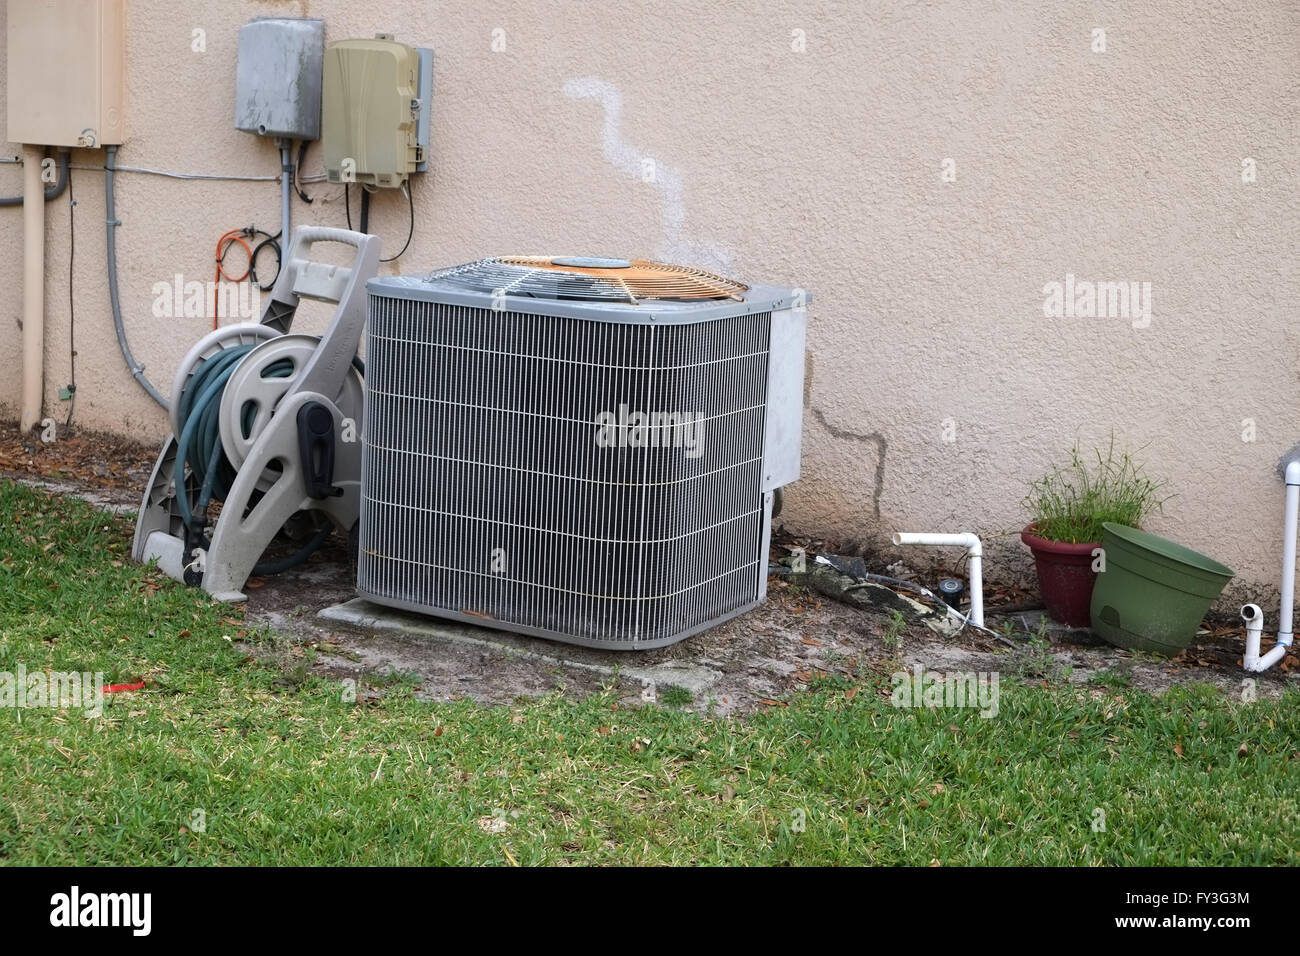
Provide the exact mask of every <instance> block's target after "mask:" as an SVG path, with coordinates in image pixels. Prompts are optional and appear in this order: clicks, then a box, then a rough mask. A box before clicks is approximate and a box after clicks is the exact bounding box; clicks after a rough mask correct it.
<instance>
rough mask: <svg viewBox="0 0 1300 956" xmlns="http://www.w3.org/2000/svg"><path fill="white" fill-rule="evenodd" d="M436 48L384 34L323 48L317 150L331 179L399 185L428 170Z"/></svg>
mask: <svg viewBox="0 0 1300 956" xmlns="http://www.w3.org/2000/svg"><path fill="white" fill-rule="evenodd" d="M432 93H433V51H432V50H424V49H416V48H414V47H410V46H407V45H406V44H405V43H398V42H397V41H396V40H394V39H393V38H392V36H391V35H388V34H380V35H379V36H377V37H376V38H375V39H373V40H341V41H339V42H338V43H331V44H330V45H329V47H328V48H327V49H326V50H325V78H324V86H323V93H322V100H321V147H322V149H323V150H324V153H325V170H326V173H327V174H328V178H329V181H330V182H332V183H362V184H364V185H370V186H376V187H387V188H396V187H399V186H401V185H402V184H403V183H405V182H406V180H407V177H409V176H410V175H411V173H415V172H423V171H424V170H426V169H427V168H428V151H429V101H430V98H431V96H432Z"/></svg>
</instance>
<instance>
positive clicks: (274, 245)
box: [248, 236, 284, 292]
mask: <svg viewBox="0 0 1300 956" xmlns="http://www.w3.org/2000/svg"><path fill="white" fill-rule="evenodd" d="M267 246H270V247H271V249H272V250H273V251H274V252H275V278H274V279H272V280H271V281H270V282H266V283H263V282H262V281H261V280H260V279H259V278H258V277H257V256H258V253H260V252H261V251H262V250H263V249H265V248H266V247H267ZM283 267H284V255H283V253H282V252H281V250H280V243H279V242H278V241H277V240H276V238H275V236H267V237H266V238H265V239H263V240H262V241H261V242H259V243H258V244H257V245H255V246H254V247H253V255H252V257H251V259H250V260H249V263H248V277H249V278H250V279H252V280H253V284H254V285H256V286H257V287H258V288H259V289H261V290H262V291H263V292H270V291H271V289H273V288H274V287H275V281H276V279H279V278H280V270H281V269H282V268H283Z"/></svg>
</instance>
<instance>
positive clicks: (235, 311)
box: [151, 272, 262, 320]
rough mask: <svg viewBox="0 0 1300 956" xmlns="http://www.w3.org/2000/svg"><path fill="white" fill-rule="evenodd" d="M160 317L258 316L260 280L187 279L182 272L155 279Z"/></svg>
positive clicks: (155, 307)
mask: <svg viewBox="0 0 1300 956" xmlns="http://www.w3.org/2000/svg"><path fill="white" fill-rule="evenodd" d="M151 292H152V294H153V310H152V311H153V315H154V318H156V319H204V318H211V317H212V314H213V313H214V312H215V313H216V317H217V318H219V319H247V320H251V319H257V318H259V317H261V315H262V290H261V289H260V288H259V287H258V285H257V283H256V282H216V281H214V280H212V279H208V280H207V281H206V282H200V281H199V280H197V279H191V280H190V281H189V282H186V281H185V277H184V276H183V275H181V274H180V273H179V272H178V273H176V274H175V275H174V276H173V277H172V281H171V282H165V281H160V282H155V283H154V284H153V289H152V290H151Z"/></svg>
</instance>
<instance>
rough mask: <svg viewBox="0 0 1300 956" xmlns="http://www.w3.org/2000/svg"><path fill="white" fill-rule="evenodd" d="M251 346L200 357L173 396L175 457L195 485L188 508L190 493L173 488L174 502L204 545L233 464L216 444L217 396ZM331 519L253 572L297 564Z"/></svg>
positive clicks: (278, 373)
mask: <svg viewBox="0 0 1300 956" xmlns="http://www.w3.org/2000/svg"><path fill="white" fill-rule="evenodd" d="M255 347H256V346H255V345H247V344H246V345H234V346H230V347H229V348H223V349H222V350H221V351H220V352H218V353H217V354H216V355H213V356H211V357H209V358H206V359H204V360H202V361H201V362H200V363H199V365H198V367H197V368H195V370H194V373H193V375H191V376H190V378H189V380H188V381H187V382H186V383H185V385H184V387H183V388H182V389H181V391H180V394H179V395H177V396H175V401H176V403H177V408H178V409H179V410H180V421H181V423H182V425H181V431H180V434H179V435H178V436H177V438H176V442H177V446H178V452H177V458H178V459H179V460H180V462H181V464H182V468H184V467H185V466H188V467H189V472H190V475H191V476H192V477H193V479H194V481H195V482H197V483H198V485H199V494H198V499H197V501H196V502H195V503H194V507H193V508H191V507H190V496H189V494H188V493H186V492H185V491H184V490H182V489H178V494H177V495H176V504H177V506H178V508H179V510H180V512H181V518H182V520H183V521H184V522H185V526H186V528H188V529H189V530H190V532H191V533H192V534H194V535H195V536H196V537H197V538H200V539H202V540H203V542H204V547H207V539H206V537H204V535H203V531H204V528H205V527H206V525H207V511H208V505H209V504H210V503H211V502H212V501H213V499H216V500H217V501H224V500H225V498H226V495H227V494H229V493H230V488H231V486H232V485H233V484H234V481H235V476H236V469H235V467H234V466H233V465H232V464H231V463H230V460H229V459H228V458H227V457H226V453H225V449H224V448H223V447H222V444H221V427H220V421H221V397H222V392H223V391H224V390H225V386H226V382H227V381H228V380H229V379H230V376H231V375H232V374H234V371H235V369H236V367H237V366H238V365H239V363H240V362H241V361H243V359H244V357H245V356H246V355H247V354H248V353H249V352H251V351H252V350H253V349H254V348H255ZM352 364H353V365H354V366H356V368H357V370H358V371H359V372H362V373H364V371H365V367H364V366H363V365H362V363H361V360H360V359H359V358H357V357H355V356H354V357H353V359H352ZM293 372H294V365H293V363H292V362H291V361H289V360H287V359H285V360H282V361H279V362H274V363H272V364H270V365H268V366H267V367H266V370H265V372H264V373H263V374H264V377H266V378H288V377H289V376H290V375H292V374H293ZM252 413H253V410H252V409H251V408H249V409H247V410H244V411H241V413H240V414H241V415H242V416H243V422H242V425H243V428H244V431H245V433H246V434H247V431H248V429H249V427H250V426H251V424H252ZM330 528H331V526H330V524H329V523H328V522H326V523H325V524H324V525H322V526H321V527H320V528H319V529H317V531H316V532H315V533H314V534H313V535H312V536H311V538H309V539H308V540H307V542H306V544H304V545H303V546H302V547H301V548H300V549H299V550H298V551H296V552H294V553H293V554H291V555H289V556H288V557H285V558H281V559H278V560H276V561H269V562H264V563H262V564H258V565H256V566H255V567H254V568H253V573H254V574H279V573H280V572H282V571H287V570H289V569H290V568H293V567H297V566H298V565H300V564H302V563H303V562H304V561H306V560H307V559H308V558H310V557H311V556H312V555H313V554H314V553H315V552H316V550H317V549H318V548H319V547H320V546H321V545H322V544H323V543H324V542H325V539H326V538H327V537H328V536H329V533H330Z"/></svg>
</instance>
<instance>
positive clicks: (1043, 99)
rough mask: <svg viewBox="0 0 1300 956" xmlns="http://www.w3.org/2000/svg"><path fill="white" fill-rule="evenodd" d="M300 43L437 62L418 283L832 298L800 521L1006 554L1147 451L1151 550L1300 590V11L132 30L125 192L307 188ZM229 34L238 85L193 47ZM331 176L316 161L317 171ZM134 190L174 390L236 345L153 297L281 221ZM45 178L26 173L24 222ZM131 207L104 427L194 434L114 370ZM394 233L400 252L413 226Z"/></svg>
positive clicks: (1238, 8)
mask: <svg viewBox="0 0 1300 956" xmlns="http://www.w3.org/2000/svg"><path fill="white" fill-rule="evenodd" d="M10 2H16V0H10ZM272 13H274V14H283V15H291V16H301V15H307V16H316V17H323V18H324V19H325V20H326V24H327V40H334V39H340V38H343V37H348V36H369V35H372V34H373V33H375V32H379V31H390V32H394V33H396V34H397V36H398V38H399V39H401V40H404V41H407V42H411V43H414V44H418V45H431V46H433V47H434V48H435V50H436V55H437V67H436V91H435V95H434V106H433V114H434V119H433V127H434V131H433V150H432V154H433V167H432V171H431V173H430V174H428V175H426V176H423V177H420V178H418V179H417V180H416V181H415V185H414V189H415V200H416V211H417V215H418V221H417V228H416V233H415V239H414V242H413V243H412V247H411V250H410V251H409V252H408V253H407V255H406V256H405V257H404V258H403V259H402V260H400V261H399V262H398V263H396V264H394V265H393V266H391V267H384V268H385V270H388V271H394V272H397V271H409V272H423V271H428V270H429V269H431V268H433V267H436V266H442V265H448V264H452V263H456V262H463V261H467V260H470V259H472V258H475V257H478V256H482V255H493V254H506V253H536V254H541V253H575V252H576V253H587V254H596V255H630V256H641V255H646V256H652V257H661V258H667V259H670V260H679V261H684V262H688V263H692V264H698V265H703V266H712V267H714V268H717V269H719V270H720V271H723V272H725V273H726V274H728V275H732V276H735V277H737V278H741V279H745V280H750V281H769V282H779V283H789V284H793V285H799V286H803V287H806V288H808V289H811V290H813V292H814V295H815V302H814V305H813V308H812V309H811V314H810V329H809V339H808V344H809V361H808V369H809V373H810V377H809V384H808V389H807V395H806V402H807V408H806V415H805V445H804V476H805V477H804V478H803V479H802V480H801V481H800V482H799V483H798V484H797V485H795V486H793V487H792V488H790V489H789V490H788V493H787V499H786V500H787V512H786V520H787V522H788V523H789V524H790V525H792V526H794V527H797V528H800V529H806V530H808V531H812V532H818V533H821V534H823V535H826V536H829V537H849V538H856V539H872V538H873V537H876V536H878V535H879V534H881V533H887V532H888V531H890V530H892V529H896V528H900V527H901V528H910V529H913V530H935V531H938V530H959V529H971V530H976V531H979V532H982V533H985V534H996V533H1000V532H1005V531H1008V530H1011V529H1014V528H1018V527H1019V526H1020V524H1022V523H1023V521H1022V514H1021V512H1020V509H1019V501H1020V499H1021V497H1022V495H1023V493H1024V486H1025V483H1026V481H1027V480H1028V479H1029V478H1030V477H1032V476H1033V475H1035V474H1036V473H1037V472H1039V471H1040V470H1041V469H1042V468H1043V467H1044V466H1045V465H1046V464H1047V463H1048V461H1049V460H1051V459H1052V458H1053V457H1054V456H1059V455H1061V454H1062V453H1063V452H1064V450H1065V449H1066V448H1067V447H1068V446H1069V445H1070V443H1071V442H1072V441H1073V440H1074V439H1075V438H1076V437H1079V438H1081V439H1083V440H1084V441H1085V442H1093V441H1098V440H1101V441H1104V440H1105V439H1106V437H1107V435H1108V434H1109V433H1110V432H1111V430H1112V429H1113V430H1114V431H1115V433H1116V435H1117V436H1118V437H1119V438H1120V439H1121V441H1122V442H1124V443H1126V444H1128V445H1130V446H1133V447H1137V446H1145V448H1146V450H1145V453H1144V454H1145V457H1146V458H1147V459H1148V460H1149V462H1150V464H1151V466H1152V468H1153V470H1155V471H1156V472H1157V473H1160V474H1163V475H1166V476H1168V477H1169V478H1170V479H1171V481H1172V483H1173V486H1174V490H1176V492H1177V493H1178V497H1177V498H1175V499H1173V500H1172V501H1170V502H1169V504H1168V505H1167V506H1166V511H1165V513H1164V515H1163V516H1158V517H1157V518H1155V519H1154V520H1152V521H1151V522H1150V523H1149V527H1150V528H1151V529H1152V530H1155V531H1158V532H1161V533H1164V534H1168V535H1170V536H1173V537H1175V538H1178V539H1179V540H1181V541H1183V542H1184V543H1186V544H1188V545H1191V546H1193V547H1197V548H1200V549H1203V550H1206V551H1208V552H1209V553H1211V554H1212V555H1214V556H1216V557H1218V558H1220V559H1222V560H1224V561H1226V562H1227V563H1229V564H1231V565H1232V566H1233V567H1235V568H1236V569H1237V570H1238V572H1239V574H1240V575H1241V576H1242V579H1243V580H1244V581H1245V582H1247V583H1251V582H1262V583H1265V584H1272V583H1273V582H1274V577H1275V574H1276V568H1277V567H1278V563H1279V555H1280V542H1279V532H1278V527H1279V524H1280V511H1281V489H1280V484H1279V482H1278V480H1277V477H1276V475H1275V473H1274V466H1275V463H1276V462H1277V460H1278V457H1279V455H1280V454H1281V453H1282V452H1283V451H1284V450H1285V449H1287V448H1289V447H1290V446H1291V445H1293V444H1294V443H1295V442H1296V441H1297V440H1300V416H1297V404H1298V401H1300V399H1298V397H1297V396H1300V389H1298V388H1297V386H1298V385H1300V382H1297V369H1296V359H1297V331H1296V328H1295V320H1296V318H1297V316H1300V301H1298V300H1300V295H1298V292H1300V280H1298V278H1297V271H1296V268H1297V267H1296V262H1297V256H1296V239H1297V220H1298V213H1300V190H1298V189H1297V185H1298V183H1297V169H1296V157H1297V155H1300V149H1298V147H1300V142H1298V139H1300V136H1298V132H1300V131H1298V128H1297V118H1296V117H1297V110H1296V102H1297V95H1296V94H1297V79H1296V77H1297V67H1300V9H1298V8H1297V7H1296V6H1295V5H1294V4H1293V3H1291V2H1289V0H1259V2H1255V3H1252V4H1236V3H1227V2H1212V0H1194V2H1188V0H1152V2H1148V3H1144V4H1130V3H1123V2H1111V3H1105V2H1095V3H1088V4H1065V3H1058V2H1049V0H1039V2H1031V3H1019V2H1006V3H999V2H992V0H961V2H911V3H901V2H899V3H878V4H876V3H873V4H869V5H868V4H849V3H798V2H796V3H779V4H778V3H770V4H769V3H763V2H757V0H754V2H744V3H741V2H736V0H697V2H694V3H684V2H683V3H678V2H665V0H655V2H646V3H614V4H576V3H561V2H539V0H528V2H522V0H516V2H497V3H468V2H456V3H428V2H417V0H392V2H390V3H389V4H386V5H378V4H359V3H355V2H349V0H310V2H307V0H303V2H217V0H213V2H208V3H203V4H198V3H193V4H189V3H180V4H178V3H175V2H171V0H130V3H129V20H130V22H129V37H130V39H129V49H128V51H127V68H128V94H129V98H128V104H127V113H126V118H127V125H128V130H129V132H128V141H127V143H126V144H125V145H124V146H123V148H122V150H121V154H120V160H119V161H120V162H121V163H123V164H130V165H136V166H147V167H154V168H160V169H168V170H175V171H185V172H222V173H245V174H252V175H273V174H275V173H276V171H277V169H278V162H277V156H276V153H275V150H274V148H273V146H272V145H271V144H270V143H266V142H260V141H256V140H255V139H254V138H253V137H250V136H248V135H247V134H243V133H239V132H237V131H235V130H234V129H233V128H232V125H231V124H232V110H233V106H232V100H233V90H234V54H235V39H236V30H237V28H238V27H239V25H240V24H242V23H243V22H245V21H246V20H247V19H249V18H250V17H252V16H255V15H266V14H272ZM196 27H197V28H202V29H204V30H205V32H206V52H203V53H196V52H193V51H192V49H191V44H192V35H193V34H192V31H193V30H194V29H195V28H196ZM1095 28H1103V29H1104V30H1105V40H1106V51H1105V52H1104V53H1100V52H1094V50H1093V46H1094V43H1095V39H1094V34H1093V30H1094V29H1095ZM498 30H499V31H504V33H503V34H501V33H497V34H495V37H496V39H497V41H498V43H497V45H498V46H499V45H500V38H501V37H502V36H504V39H505V49H504V51H499V50H494V49H493V41H494V31H498ZM796 31H802V32H801V33H800V32H796ZM801 39H802V41H803V46H804V48H803V49H802V51H801V50H799V49H796V48H797V47H799V46H800V45H801V44H800V40H801ZM0 52H2V51H0ZM5 151H6V152H10V153H13V152H17V151H18V148H17V146H15V145H14V144H10V145H9V146H8V147H6V148H5ZM102 155H103V154H102V153H98V152H90V151H80V152H77V153H76V154H75V161H76V162H78V163H83V164H85V163H102ZM1247 157H1249V158H1252V159H1253V160H1254V161H1255V164H1256V170H1257V180H1256V181H1255V182H1249V183H1248V182H1243V179H1242V168H1243V166H1242V163H1243V159H1245V158H1247ZM645 158H652V159H653V160H655V162H656V176H655V182H654V183H647V182H645V181H644V179H643V176H642V170H643V167H642V165H641V161H642V160H643V159H645ZM945 159H951V160H952V161H953V168H954V169H955V173H956V178H955V181H952V182H949V181H945V179H944V177H943V175H942V174H943V168H944V161H945ZM319 171H320V154H319V151H318V149H316V148H313V150H312V151H311V153H310V154H309V158H308V162H307V169H306V172H307V173H308V174H310V173H312V172H319ZM120 179H121V182H120V192H119V215H120V218H121V219H122V221H123V226H122V228H121V229H120V231H119V244H120V271H121V280H122V297H123V304H124V308H125V312H126V315H127V324H128V328H129V333H130V337H131V341H132V344H133V346H134V348H135V350H136V352H137V354H138V355H139V357H140V358H141V359H142V360H143V361H144V362H145V363H146V365H147V366H148V372H149V374H150V376H151V377H152V378H153V380H154V381H155V382H157V383H159V384H160V385H162V386H164V388H166V387H167V386H168V385H169V383H170V380H171V376H172V373H173V370H174V368H175V365H176V363H177V362H178V360H179V359H180V357H181V356H182V355H183V354H184V352H185V351H186V349H187V348H188V346H189V345H190V344H191V343H192V342H193V341H195V340H196V339H197V338H198V337H199V336H201V335H202V334H203V333H204V331H205V330H206V329H207V328H208V327H209V323H208V322H207V321H206V320H203V319H156V318H153V317H152V315H151V311H150V308H151V303H152V292H151V289H152V286H153V283H155V282H157V281H159V280H169V279H170V278H171V277H172V275H173V274H174V273H177V272H180V273H182V274H184V276H185V277H186V278H187V279H190V278H193V279H198V280H200V281H206V280H207V279H209V278H211V270H212V250H213V245H214V243H215V241H216V239H217V237H218V236H219V235H220V234H221V233H222V232H224V231H226V230H227V229H230V228H234V227H237V226H241V225H245V224H247V223H249V222H253V223H256V224H257V225H259V226H262V227H263V228H267V229H268V230H269V231H271V232H274V231H275V230H276V229H277V228H278V220H279V207H278V202H279V192H278V187H277V185H276V184H274V183H255V184H248V183H214V182H179V181H175V180H169V179H163V178H158V177H153V176H144V175H129V174H124V175H122V176H121V177H120ZM20 181H21V174H20V170H19V169H18V168H17V167H0V189H3V191H5V192H8V193H16V192H18V191H19V184H20ZM102 187H103V175H102V173H98V172H93V171H83V170H78V171H76V172H75V174H74V188H75V195H76V199H77V202H78V205H77V207H76V266H75V270H74V272H75V301H76V330H77V348H78V352H79V357H78V366H77V380H78V385H79V391H78V397H77V406H76V421H78V422H79V423H81V424H82V425H85V426H93V427H96V428H102V429H109V430H113V431H122V432H128V433H131V434H135V435H139V436H144V437H148V438H161V437H162V436H163V434H164V431H165V424H164V421H165V420H164V416H163V413H162V412H161V410H160V409H158V408H157V407H155V406H154V405H153V404H152V403H151V402H150V401H149V400H148V399H147V397H146V396H145V395H144V394H143V392H142V391H141V390H140V389H139V388H138V387H137V386H136V385H135V383H134V382H133V381H132V380H131V378H130V377H129V375H128V374H127V371H126V369H125V368H124V366H123V363H122V360H121V358H120V356H119V354H118V352H117V348H116V344H115V341H114V337H113V331H112V325H111V321H110V317H109V312H108V294H107V286H106V281H105V270H104V235H103V233H104V230H103V218H104V217H103V206H102V196H103V188H102ZM308 189H309V192H310V193H311V194H312V195H313V196H314V197H315V198H316V202H315V203H314V205H312V206H310V207H306V206H303V205H302V204H301V203H298V204H296V208H295V214H296V216H297V221H298V222H319V223H325V224H330V225H342V224H343V207H342V190H341V188H339V187H334V186H328V185H314V186H310V187H308ZM354 201H355V196H354ZM48 213H49V221H48V224H47V239H48V271H47V294H48V304H47V309H48V316H49V327H48V334H47V342H46V349H47V355H46V371H47V377H46V382H47V390H46V399H47V410H48V411H49V413H50V414H52V415H54V416H55V417H57V418H59V419H60V420H62V417H63V415H64V414H66V412H65V408H66V406H64V405H63V404H62V403H60V402H58V400H57V395H56V392H57V388H58V387H59V386H60V385H63V384H65V383H66V382H67V380H68V376H69V370H68V330H69V320H68V252H69V248H68V206H67V204H66V202H62V201H61V202H57V203H51V204H50V205H49V206H48ZM373 215H374V218H373V225H372V230H373V231H376V232H378V233H379V234H380V235H382V236H383V237H384V240H385V245H386V250H387V251H388V252H391V251H393V250H395V249H396V247H397V245H400V242H401V240H402V238H403V237H404V236H405V232H406V208H405V204H404V203H403V202H401V201H400V200H399V199H398V197H387V198H386V199H384V200H380V201H378V202H376V204H375V209H374V214H373ZM0 217H2V218H3V219H5V220H6V221H7V223H8V226H7V228H8V229H9V234H10V250H11V254H10V255H8V256H5V257H0V289H4V290H6V291H5V292H4V293H3V295H0V309H3V310H4V312H5V313H7V314H5V315H0V322H5V323H10V325H9V328H10V329H11V334H10V335H7V336H3V337H0V364H2V365H3V367H4V368H6V369H8V370H9V373H10V374H6V375H4V376H0V402H3V403H5V404H6V405H8V406H10V407H16V406H17V404H18V401H19V384H18V383H19V377H18V371H19V368H20V351H19V337H18V334H17V327H16V324H14V323H16V320H17V318H18V316H19V314H20V310H21V292H20V289H21V282H20V280H21V255H20V239H21V218H22V217H21V212H20V211H19V210H17V209H9V210H0ZM1067 273H1068V274H1073V275H1074V276H1076V277H1078V278H1079V279H1081V280H1098V281H1115V282H1119V281H1125V282H1127V281H1138V282H1149V283H1151V290H1152V293H1151V294H1152V305H1153V308H1152V316H1151V321H1150V324H1149V326H1147V327H1144V328H1134V327H1133V323H1132V322H1131V321H1129V320H1127V319H1124V318H1049V317H1045V316H1044V308H1043V303H1044V291H1043V290H1044V286H1045V285H1046V284H1047V283H1050V282H1053V281H1058V282H1064V280H1065V277H1066V275H1067ZM1247 419H1250V420H1252V421H1253V422H1254V428H1255V440H1254V441H1253V442H1249V441H1243V437H1242V436H1243V428H1245V427H1246V426H1245V425H1244V424H1243V423H1244V420H1247ZM954 437H955V440H953V441H946V440H945V438H954ZM995 573H996V572H995Z"/></svg>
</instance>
